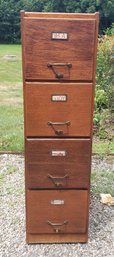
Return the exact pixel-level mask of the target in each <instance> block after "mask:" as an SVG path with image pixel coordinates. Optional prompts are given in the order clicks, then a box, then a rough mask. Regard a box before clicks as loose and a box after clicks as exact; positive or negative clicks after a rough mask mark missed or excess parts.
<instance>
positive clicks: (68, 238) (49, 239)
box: [26, 233, 88, 244]
mask: <svg viewBox="0 0 114 257" xmlns="http://www.w3.org/2000/svg"><path fill="white" fill-rule="evenodd" d="M26 241H27V243H28V244H36V243H47V244H50V243H51V244H52V243H57V244H59V243H87V241H88V235H87V233H83V234H79V233H78V234H50V235H49V234H29V233H27V236H26Z"/></svg>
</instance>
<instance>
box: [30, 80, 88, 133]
mask: <svg viewBox="0 0 114 257" xmlns="http://www.w3.org/2000/svg"><path fill="white" fill-rule="evenodd" d="M91 123H92V84H91V83H26V84H25V133H26V136H57V137H58V136H80V137H82V136H83V137H88V136H90V133H91V127H92V124H91ZM62 124H63V125H62Z"/></svg>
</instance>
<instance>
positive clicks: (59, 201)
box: [51, 199, 64, 205]
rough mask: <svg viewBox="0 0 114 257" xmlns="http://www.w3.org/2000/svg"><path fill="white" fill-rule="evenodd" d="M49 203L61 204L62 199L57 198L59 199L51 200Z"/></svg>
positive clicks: (62, 202)
mask: <svg viewBox="0 0 114 257" xmlns="http://www.w3.org/2000/svg"><path fill="white" fill-rule="evenodd" d="M51 204H54V205H61V204H64V200H59V199H56V200H51Z"/></svg>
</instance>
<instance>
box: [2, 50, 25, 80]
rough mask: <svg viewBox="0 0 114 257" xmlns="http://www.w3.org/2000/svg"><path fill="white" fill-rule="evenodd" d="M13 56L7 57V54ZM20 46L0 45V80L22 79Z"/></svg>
mask: <svg viewBox="0 0 114 257" xmlns="http://www.w3.org/2000/svg"><path fill="white" fill-rule="evenodd" d="M12 55H15V58H14V59H13V58H10V59H8V56H12ZM21 67H22V65H21V46H20V45H0V82H4V81H8V82H13V83H14V82H20V81H22V68H21Z"/></svg>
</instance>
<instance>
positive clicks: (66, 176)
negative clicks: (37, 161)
mask: <svg viewBox="0 0 114 257" xmlns="http://www.w3.org/2000/svg"><path fill="white" fill-rule="evenodd" d="M48 178H50V179H51V180H52V181H53V183H54V185H55V186H56V187H59V186H62V185H63V183H62V182H59V181H56V180H58V179H66V178H69V176H68V174H66V175H65V176H63V177H54V176H52V175H50V174H48Z"/></svg>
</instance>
